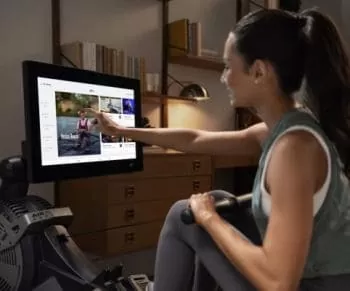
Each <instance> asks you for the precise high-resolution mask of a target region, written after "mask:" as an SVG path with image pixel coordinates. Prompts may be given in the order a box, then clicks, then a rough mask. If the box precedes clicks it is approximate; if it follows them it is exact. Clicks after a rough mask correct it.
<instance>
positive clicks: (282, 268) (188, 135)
mask: <svg viewBox="0 0 350 291" xmlns="http://www.w3.org/2000/svg"><path fill="white" fill-rule="evenodd" d="M224 60H225V63H226V68H225V71H224V73H223V75H222V81H223V82H224V83H225V84H226V85H227V87H228V88H229V89H230V90H231V91H232V98H231V103H232V105H233V106H236V107H249V108H253V109H254V110H255V111H256V112H257V113H258V114H259V116H260V118H261V119H262V121H263V122H262V123H260V124H257V125H254V126H252V127H250V128H248V129H244V130H240V131H234V132H206V131H200V130H190V129H131V128H123V127H121V126H119V125H117V124H115V123H113V122H112V121H111V120H110V119H108V118H107V117H106V116H105V115H104V114H102V113H97V112H95V114H96V117H97V118H98V120H99V122H100V126H101V130H102V131H103V132H105V133H106V134H110V135H124V136H128V137H130V138H132V139H133V140H139V141H142V142H145V143H148V144H155V145H159V146H163V147H167V148H173V149H177V150H180V151H185V152H197V153H206V154H212V155H216V154H244V155H252V156H257V155H260V156H261V157H260V164H259V168H258V172H257V174H256V180H255V185H254V188H253V203H252V209H253V214H254V218H255V221H256V223H257V226H258V228H259V231H260V233H261V237H262V239H263V242H262V245H254V244H253V243H252V242H250V241H249V240H248V239H246V238H245V237H244V236H243V235H242V234H241V233H240V232H238V231H237V229H236V228H234V227H233V226H232V225H229V224H228V223H227V222H226V221H225V220H223V219H222V218H221V217H220V216H219V215H218V214H217V213H216V211H215V207H214V204H213V198H212V196H211V194H210V193H204V194H194V195H192V196H191V198H190V199H189V201H179V202H177V203H175V204H174V205H173V207H172V208H171V209H170V211H169V213H168V215H167V218H166V221H165V224H164V226H163V229H162V232H161V235H160V240H159V245H158V250H157V258H156V270H155V282H154V286H153V290H155V291H183V290H190V288H191V284H192V283H191V282H192V281H191V280H192V269H193V261H194V258H195V257H196V258H198V260H199V261H200V262H201V263H202V264H203V265H204V266H205V268H206V269H207V270H208V272H209V273H210V274H211V275H212V276H213V277H214V279H215V280H216V281H217V283H218V284H219V285H220V286H221V287H222V289H223V290H225V291H226V290H234V291H237V290H266V291H275V290H278V291H280V290H283V291H292V290H293V291H294V290H337V291H341V290H348V288H349V284H350V275H349V274H350V191H349V190H350V188H349V183H348V179H347V178H346V176H345V174H344V173H347V171H348V168H349V153H350V144H349V142H350V130H349V119H348V112H347V111H348V109H349V105H350V91H349V90H350V81H349V80H350V78H349V59H348V57H347V55H346V53H345V50H344V48H343V46H342V44H341V39H340V36H339V34H338V32H337V30H336V28H335V26H334V25H333V24H332V22H331V21H330V20H329V19H328V18H327V17H326V16H324V15H323V14H321V13H320V12H317V11H315V10H307V11H304V12H302V13H301V14H298V15H295V14H290V13H287V12H283V11H279V10H261V11H257V12H253V13H251V14H249V15H247V16H246V17H244V18H243V19H242V20H240V21H239V23H238V24H237V25H236V27H235V29H234V30H233V31H232V32H231V33H230V34H229V36H228V39H227V41H226V44H225V52H224ZM303 80H305V82H303ZM302 84H303V86H302ZM301 87H302V88H303V89H304V94H303V96H305V100H303V102H304V105H305V107H307V109H308V111H307V112H305V111H301V110H300V109H297V108H296V101H295V98H294V96H295V93H296V92H297V91H298V90H299V89H300V88H301ZM188 204H189V205H190V207H191V208H192V211H193V213H194V216H195V219H196V222H197V225H190V226H187V225H184V224H182V223H181V221H180V213H181V211H182V210H183V209H184V208H185V207H187V205H188ZM204 289H205V288H202V289H201V290H204Z"/></svg>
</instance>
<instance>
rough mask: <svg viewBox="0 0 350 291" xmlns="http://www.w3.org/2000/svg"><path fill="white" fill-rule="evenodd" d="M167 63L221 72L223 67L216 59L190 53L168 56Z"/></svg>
mask: <svg viewBox="0 0 350 291" xmlns="http://www.w3.org/2000/svg"><path fill="white" fill-rule="evenodd" d="M169 63H171V64H177V65H182V66H187V67H192V68H197V69H204V70H212V71H218V72H222V71H223V69H224V64H223V63H222V62H220V61H218V60H211V59H208V58H205V57H197V56H191V55H187V56H170V57H169Z"/></svg>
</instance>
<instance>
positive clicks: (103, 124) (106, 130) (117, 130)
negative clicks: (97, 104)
mask: <svg viewBox="0 0 350 291" xmlns="http://www.w3.org/2000/svg"><path fill="white" fill-rule="evenodd" d="M85 110H86V112H90V113H92V114H93V115H94V117H95V118H96V120H97V124H96V125H95V126H96V127H97V128H98V130H99V131H101V132H102V133H103V134H106V135H109V136H118V135H121V134H122V133H121V131H122V130H123V128H124V127H122V126H120V125H118V124H117V123H116V122H115V121H113V120H112V119H111V118H110V117H109V116H108V115H107V114H106V113H104V112H102V111H96V110H94V109H92V108H86V109H85Z"/></svg>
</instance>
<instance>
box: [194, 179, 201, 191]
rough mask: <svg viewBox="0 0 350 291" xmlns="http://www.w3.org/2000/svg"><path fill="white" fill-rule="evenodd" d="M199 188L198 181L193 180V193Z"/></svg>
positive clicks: (199, 183)
mask: <svg viewBox="0 0 350 291" xmlns="http://www.w3.org/2000/svg"><path fill="white" fill-rule="evenodd" d="M200 186H201V182H200V181H198V180H194V181H193V182H192V189H193V191H198V190H199V188H200Z"/></svg>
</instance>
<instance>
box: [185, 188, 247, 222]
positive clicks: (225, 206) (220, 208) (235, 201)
mask: <svg viewBox="0 0 350 291" xmlns="http://www.w3.org/2000/svg"><path fill="white" fill-rule="evenodd" d="M251 199H252V194H246V195H242V196H239V197H236V196H233V197H232V198H223V199H220V200H219V201H217V202H216V203H215V208H216V210H217V212H218V213H219V214H220V215H224V214H225V213H226V212H231V211H232V210H234V209H235V207H240V206H243V205H244V204H246V203H249V202H250V201H251ZM181 220H182V222H183V223H184V224H187V225H189V224H193V223H195V218H194V215H193V212H192V210H191V209H190V208H189V207H188V208H186V209H184V210H183V211H182V212H181Z"/></svg>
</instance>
